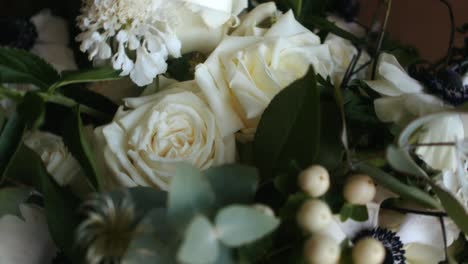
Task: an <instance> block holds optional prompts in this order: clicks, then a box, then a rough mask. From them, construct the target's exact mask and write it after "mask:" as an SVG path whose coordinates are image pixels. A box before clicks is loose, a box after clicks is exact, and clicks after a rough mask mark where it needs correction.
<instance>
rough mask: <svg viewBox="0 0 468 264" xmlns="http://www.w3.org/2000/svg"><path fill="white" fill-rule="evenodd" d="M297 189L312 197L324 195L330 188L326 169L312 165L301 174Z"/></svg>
mask: <svg viewBox="0 0 468 264" xmlns="http://www.w3.org/2000/svg"><path fill="white" fill-rule="evenodd" d="M299 187H300V188H301V189H302V190H303V191H304V192H306V193H307V194H308V195H310V196H312V197H319V196H322V195H324V194H325V193H326V192H327V191H328V189H329V188H330V175H329V174H328V171H327V169H325V168H324V167H322V166H318V165H314V166H311V167H309V168H308V169H306V170H304V171H303V172H301V174H300V175H299Z"/></svg>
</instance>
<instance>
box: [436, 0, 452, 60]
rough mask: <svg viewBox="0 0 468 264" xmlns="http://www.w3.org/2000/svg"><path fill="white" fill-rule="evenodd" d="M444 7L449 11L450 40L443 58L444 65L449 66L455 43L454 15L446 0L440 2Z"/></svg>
mask: <svg viewBox="0 0 468 264" xmlns="http://www.w3.org/2000/svg"><path fill="white" fill-rule="evenodd" d="M440 1H441V2H442V3H443V4H444V5H446V6H447V9H448V11H449V16H450V30H451V32H450V40H449V47H448V51H447V57H446V58H445V64H446V66H449V65H450V62H451V61H452V56H453V45H454V42H455V30H456V29H455V15H454V14H453V8H452V6H451V5H450V3H449V2H447V0H440Z"/></svg>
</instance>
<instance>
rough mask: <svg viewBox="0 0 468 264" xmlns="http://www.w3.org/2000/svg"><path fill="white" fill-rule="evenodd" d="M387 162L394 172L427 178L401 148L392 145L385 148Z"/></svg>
mask: <svg viewBox="0 0 468 264" xmlns="http://www.w3.org/2000/svg"><path fill="white" fill-rule="evenodd" d="M387 160H388V162H389V163H390V166H392V167H393V168H394V169H395V170H397V171H399V172H402V173H405V174H408V175H415V176H417V177H423V178H427V177H428V176H427V174H426V172H424V171H423V170H422V169H421V168H420V167H419V166H418V165H417V164H416V163H415V162H414V160H413V159H412V158H411V156H410V154H409V153H408V152H407V151H405V150H403V149H402V148H397V147H395V146H393V145H391V146H389V147H388V148H387Z"/></svg>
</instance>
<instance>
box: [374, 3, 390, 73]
mask: <svg viewBox="0 0 468 264" xmlns="http://www.w3.org/2000/svg"><path fill="white" fill-rule="evenodd" d="M391 11H392V0H387V10H386V11H385V19H384V23H383V26H382V32H380V36H379V42H378V44H377V48H376V50H375V54H374V57H375V58H374V65H373V67H372V80H375V74H376V72H377V64H378V63H379V57H380V51H381V49H382V45H383V41H384V38H385V31H386V30H387V25H388V21H389V18H390V13H391Z"/></svg>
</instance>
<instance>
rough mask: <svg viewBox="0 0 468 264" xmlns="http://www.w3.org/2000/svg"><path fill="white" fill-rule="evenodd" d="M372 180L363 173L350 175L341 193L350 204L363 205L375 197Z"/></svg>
mask: <svg viewBox="0 0 468 264" xmlns="http://www.w3.org/2000/svg"><path fill="white" fill-rule="evenodd" d="M375 193H376V189H375V184H374V181H373V180H372V179H371V177H369V176H368V175H365V174H357V175H353V176H351V177H350V178H349V179H348V181H347V182H346V184H345V187H344V192H343V195H344V197H345V199H346V201H348V202H349V203H351V204H359V205H365V204H367V203H369V202H371V201H372V200H373V199H374V197H375Z"/></svg>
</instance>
